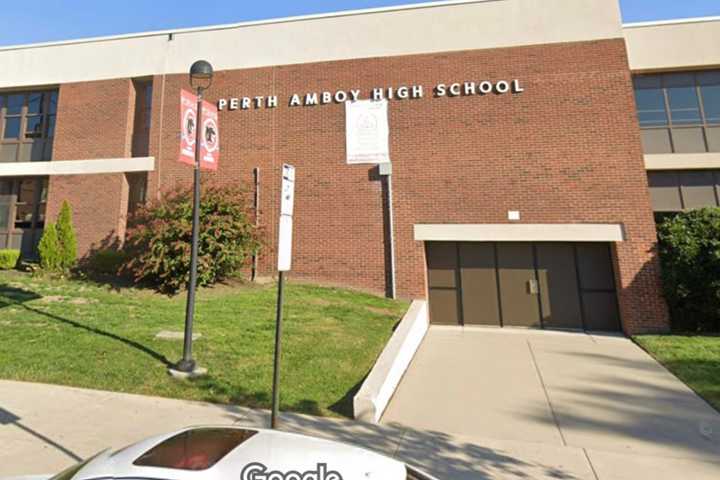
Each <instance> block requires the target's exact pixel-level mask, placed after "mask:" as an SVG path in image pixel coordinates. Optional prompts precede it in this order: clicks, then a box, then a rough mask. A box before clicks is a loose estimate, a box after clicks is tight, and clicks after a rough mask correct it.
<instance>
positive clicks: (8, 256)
mask: <svg viewBox="0 0 720 480" xmlns="http://www.w3.org/2000/svg"><path fill="white" fill-rule="evenodd" d="M18 260H20V250H11V249H3V250H0V270H12V269H13V268H15V267H16V266H17V263H18Z"/></svg>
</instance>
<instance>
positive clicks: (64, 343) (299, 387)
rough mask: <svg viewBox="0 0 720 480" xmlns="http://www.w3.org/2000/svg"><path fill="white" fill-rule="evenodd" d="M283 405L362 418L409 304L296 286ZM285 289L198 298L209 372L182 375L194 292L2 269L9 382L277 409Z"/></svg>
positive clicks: (1, 368) (2, 355) (225, 290)
mask: <svg viewBox="0 0 720 480" xmlns="http://www.w3.org/2000/svg"><path fill="white" fill-rule="evenodd" d="M286 291H287V294H286V303H285V305H286V307H285V323H284V332H283V333H284V335H283V342H284V345H283V374H282V389H281V391H282V408H283V409H286V410H294V411H299V412H305V413H311V414H316V415H346V416H349V415H351V414H352V395H353V394H354V392H355V390H356V389H357V388H358V387H359V384H360V383H361V382H362V380H363V379H364V377H365V375H367V373H368V372H369V370H370V368H371V367H372V365H373V362H374V361H375V359H376V358H377V356H378V355H379V353H380V351H381V350H382V348H383V346H384V345H385V342H386V341H387V339H388V338H389V337H390V335H391V333H392V329H393V327H394V326H395V324H396V323H397V322H398V320H399V319H400V318H401V317H402V315H403V313H404V311H405V309H406V307H407V304H405V303H403V302H395V301H392V300H387V299H384V298H381V297H375V296H372V295H367V294H362V293H357V292H352V291H348V290H341V289H332V288H320V287H314V286H307V285H293V284H292V283H290V284H289V285H288V287H287V290H286ZM275 298H276V289H275V287H274V286H267V287H261V286H238V287H229V286H220V287H217V288H214V289H203V290H201V291H200V292H199V294H198V303H197V314H196V321H195V332H197V333H201V334H202V335H203V336H202V338H201V339H199V340H198V341H196V343H195V346H194V353H195V355H194V356H195V358H196V359H197V361H198V363H199V364H200V365H201V366H204V367H207V368H209V370H210V376H209V377H208V378H206V379H202V380H197V381H194V382H179V381H176V380H173V379H171V378H170V377H168V375H167V373H166V367H167V365H168V364H169V363H170V362H175V361H177V360H178V359H179V358H180V356H181V354H182V341H180V340H176V341H172V340H170V341H168V340H158V339H156V338H155V335H156V334H157V333H158V332H160V331H161V330H172V331H182V329H183V321H184V308H185V295H184V294H183V295H179V296H177V297H173V298H168V297H165V296H161V295H158V294H154V293H152V292H149V291H146V290H137V289H122V290H114V289H112V288H110V287H108V286H100V285H96V284H92V283H88V282H80V281H66V280H50V279H46V278H40V277H33V276H30V275H29V274H24V273H19V272H0V378H3V379H12V380H22V381H32V382H45V383H55V384H63V385H72V386H78V387H86V388H96V389H101V390H113V391H121V392H131V393H139V394H147V395H159V396H165V397H173V398H184V399H191V400H205V401H211V402H218V403H232V404H240V405H245V406H251V407H268V406H269V399H270V396H271V395H270V390H271V383H272V354H273V341H274V340H273V339H274V332H275Z"/></svg>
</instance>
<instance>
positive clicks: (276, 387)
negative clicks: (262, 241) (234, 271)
mask: <svg viewBox="0 0 720 480" xmlns="http://www.w3.org/2000/svg"><path fill="white" fill-rule="evenodd" d="M278 275H279V276H278V297H277V315H276V317H275V359H274V366H273V392H272V416H271V418H270V427H271V428H273V429H275V428H277V422H278V414H279V410H280V355H281V353H282V341H281V340H282V314H283V286H284V285H285V278H284V277H283V272H282V271H281V272H279V274H278Z"/></svg>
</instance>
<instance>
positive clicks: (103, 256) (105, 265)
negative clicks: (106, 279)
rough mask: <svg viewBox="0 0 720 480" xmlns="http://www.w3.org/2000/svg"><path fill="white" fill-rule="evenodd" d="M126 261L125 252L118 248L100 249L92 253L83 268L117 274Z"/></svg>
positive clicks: (99, 272) (101, 272)
mask: <svg viewBox="0 0 720 480" xmlns="http://www.w3.org/2000/svg"><path fill="white" fill-rule="evenodd" d="M126 261H127V255H126V254H125V252H122V251H118V250H100V251H97V252H95V253H93V254H92V255H91V256H90V258H88V259H87V262H84V265H83V268H84V269H86V270H88V271H89V272H92V273H96V274H101V275H117V274H118V273H119V272H120V270H121V269H122V266H123V264H124V263H125V262H126Z"/></svg>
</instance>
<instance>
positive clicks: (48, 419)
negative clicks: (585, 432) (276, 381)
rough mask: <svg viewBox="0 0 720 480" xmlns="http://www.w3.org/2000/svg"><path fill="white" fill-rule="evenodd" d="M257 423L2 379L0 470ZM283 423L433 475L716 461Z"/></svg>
mask: <svg viewBox="0 0 720 480" xmlns="http://www.w3.org/2000/svg"><path fill="white" fill-rule="evenodd" d="M200 424H242V425H248V426H256V427H260V426H262V427H264V426H267V424H268V415H267V414H266V413H265V412H259V411H255V410H250V409H245V408H240V407H233V406H220V405H212V404H206V403H199V402H188V401H182V400H171V399H163V398H155V397H143V396H138V395H129V394H122V393H110V392H101V391H94V390H82V389H76V388H68V387H59V386H52V385H41V384H29V383H20V382H11V381H0V446H2V448H0V476H9V475H19V474H23V475H24V474H38V473H53V472H57V471H59V470H60V469H62V468H63V467H65V466H67V465H69V464H72V463H73V462H74V461H75V460H77V459H78V458H82V457H87V456H89V455H92V454H94V453H96V452H97V451H99V450H102V449H104V448H107V447H111V448H120V447H122V446H125V445H127V444H129V443H132V442H134V441H136V440H140V439H142V438H144V437H147V436H150V435H154V434H159V433H165V432H169V431H172V430H174V429H179V428H182V427H185V426H188V425H200ZM282 428H283V429H286V430H288V431H294V432H300V433H306V434H310V435H316V436H322V437H327V438H331V439H335V440H339V441H343V442H347V443H353V444H357V445H361V446H364V447H367V448H370V449H373V450H377V451H379V452H382V453H385V454H387V455H390V456H394V457H396V458H398V459H401V460H404V461H409V462H412V463H414V464H416V465H419V466H421V467H423V468H426V469H427V470H428V471H430V472H431V473H433V474H434V475H437V476H438V478H440V479H448V480H450V479H452V480H469V479H486V478H487V479H527V478H533V479H548V480H550V479H555V480H557V479H567V480H569V479H583V480H584V479H587V480H597V479H601V480H609V479H621V480H624V479H636V478H645V477H647V476H648V473H649V472H650V471H652V476H653V477H654V480H665V479H668V480H670V479H676V478H681V477H686V476H687V474H688V472H689V471H691V472H693V473H692V475H693V479H696V480H701V479H702V480H704V479H706V478H707V479H711V478H712V479H715V478H718V472H720V464H713V463H702V462H698V461H693V460H687V459H668V458H660V457H642V456H638V455H632V456H630V455H622V454H617V453H610V452H601V451H589V450H585V449H580V448H572V447H562V446H560V445H547V444H542V443H533V442H517V441H512V442H510V441H498V440H491V439H479V438H473V439H468V438H461V437H458V436H451V435H447V434H444V433H440V432H432V431H421V430H414V429H409V428H404V427H401V426H398V425H386V426H378V425H369V424H361V423H357V422H354V421H352V420H338V419H326V418H317V417H310V416H305V415H296V414H285V415H283V416H282Z"/></svg>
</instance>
